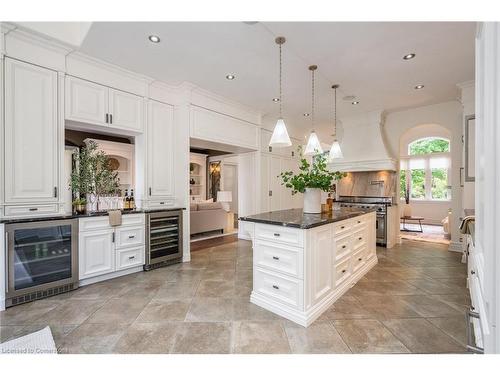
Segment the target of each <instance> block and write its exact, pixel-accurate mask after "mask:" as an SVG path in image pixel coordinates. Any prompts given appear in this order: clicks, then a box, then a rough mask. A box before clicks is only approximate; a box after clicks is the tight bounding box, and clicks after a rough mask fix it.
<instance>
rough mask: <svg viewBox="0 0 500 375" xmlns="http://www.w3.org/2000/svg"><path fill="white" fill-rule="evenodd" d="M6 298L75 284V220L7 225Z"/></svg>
mask: <svg viewBox="0 0 500 375" xmlns="http://www.w3.org/2000/svg"><path fill="white" fill-rule="evenodd" d="M5 229H6V231H5V234H6V237H7V241H6V242H7V256H8V266H7V298H13V297H17V296H21V295H27V294H29V293H33V292H38V291H41V290H47V289H51V288H56V287H59V286H62V285H66V284H70V283H78V245H77V243H78V237H77V236H78V220H77V219H68V220H54V221H40V222H33V223H20V224H8V225H6V226H5Z"/></svg>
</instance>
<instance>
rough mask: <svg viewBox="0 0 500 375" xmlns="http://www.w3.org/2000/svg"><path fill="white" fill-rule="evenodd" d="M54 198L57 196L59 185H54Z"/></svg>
mask: <svg viewBox="0 0 500 375" xmlns="http://www.w3.org/2000/svg"><path fill="white" fill-rule="evenodd" d="M54 198H57V186H54Z"/></svg>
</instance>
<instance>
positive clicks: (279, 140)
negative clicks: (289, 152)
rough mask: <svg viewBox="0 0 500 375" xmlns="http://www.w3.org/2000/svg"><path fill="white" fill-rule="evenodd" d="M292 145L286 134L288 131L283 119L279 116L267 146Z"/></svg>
mask: <svg viewBox="0 0 500 375" xmlns="http://www.w3.org/2000/svg"><path fill="white" fill-rule="evenodd" d="M291 145H292V141H290V137H289V136H288V131H287V130H286V125H285V121H284V120H283V119H282V118H279V119H278V121H277V122H276V125H275V127H274V131H273V135H272V136H271V141H270V142H269V146H273V147H289V146H291Z"/></svg>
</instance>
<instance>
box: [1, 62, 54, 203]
mask: <svg viewBox="0 0 500 375" xmlns="http://www.w3.org/2000/svg"><path fill="white" fill-rule="evenodd" d="M57 82H58V81H57V72H55V71H52V70H49V69H45V68H41V67H39V66H35V65H31V64H27V63H24V62H21V61H17V60H12V59H9V58H6V59H5V88H4V90H5V133H4V135H5V138H4V142H5V143H4V146H5V147H4V150H5V180H4V182H5V185H4V187H5V202H6V203H16V204H18V203H31V202H36V203H49V202H56V201H57V199H58V198H57V196H58V181H59V172H58V152H59V150H60V148H59V144H58V135H59V133H58V131H59V126H58V124H59V122H58V104H57V93H58V85H57Z"/></svg>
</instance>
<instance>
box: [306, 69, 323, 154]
mask: <svg viewBox="0 0 500 375" xmlns="http://www.w3.org/2000/svg"><path fill="white" fill-rule="evenodd" d="M316 69H318V66H317V65H311V66H310V67H309V70H310V71H311V82H312V100H311V125H312V127H311V134H309V140H308V141H307V146H306V149H305V151H304V155H315V154H322V153H323V149H322V148H321V144H320V143H319V139H318V135H317V134H316V132H315V131H314V71H315V70H316Z"/></svg>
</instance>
